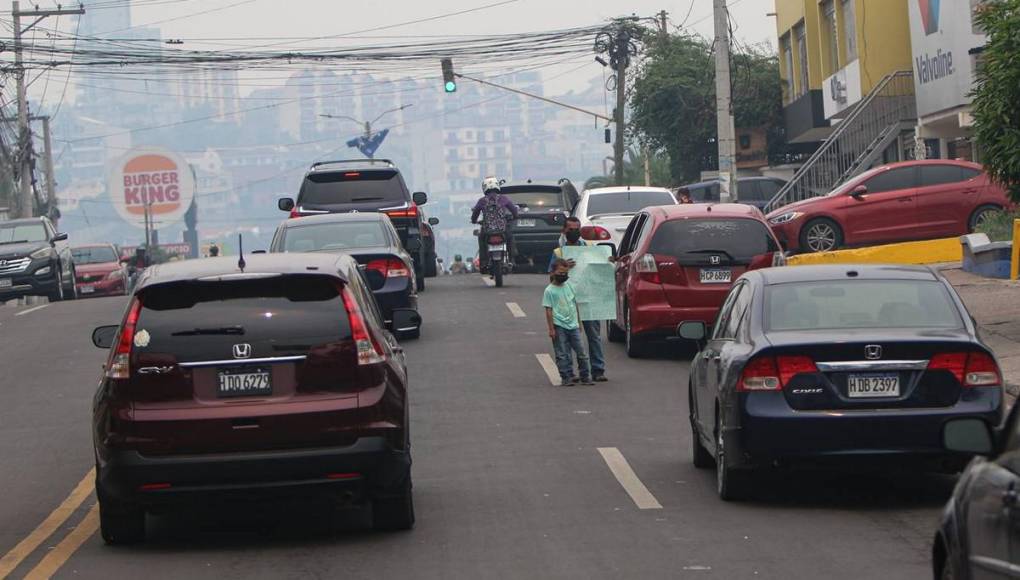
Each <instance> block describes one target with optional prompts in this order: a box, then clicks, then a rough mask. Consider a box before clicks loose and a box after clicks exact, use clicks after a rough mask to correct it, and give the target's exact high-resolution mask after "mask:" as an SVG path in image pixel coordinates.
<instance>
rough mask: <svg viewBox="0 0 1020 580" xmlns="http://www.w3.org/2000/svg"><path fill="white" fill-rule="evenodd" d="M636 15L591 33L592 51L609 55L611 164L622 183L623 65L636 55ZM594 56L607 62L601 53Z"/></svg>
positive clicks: (616, 179) (624, 69)
mask: <svg viewBox="0 0 1020 580" xmlns="http://www.w3.org/2000/svg"><path fill="white" fill-rule="evenodd" d="M636 21H637V18H636V17H631V18H619V19H617V20H616V21H614V23H613V25H612V26H611V27H610V28H608V29H606V30H603V31H602V32H600V33H599V34H598V35H597V36H596V37H595V52H596V53H599V54H608V55H609V63H608V64H609V66H610V67H611V68H612V69H613V71H614V73H615V74H614V75H613V80H614V81H615V83H616V109H615V110H614V111H613V122H614V123H615V124H616V140H615V142H614V143H613V163H614V164H615V166H616V167H614V168H613V173H614V174H615V181H616V184H617V185H623V153H624V151H623V139H624V135H625V133H626V128H625V124H624V122H625V120H626V108H627V67H629V66H630V59H631V57H633V56H635V55H637V45H636V44H635V40H637V38H636V36H637V35H638V34H639V32H638V30H637V26H636V24H635V22H636ZM595 60H596V61H597V62H599V63H601V64H603V65H605V64H607V63H606V61H605V60H604V59H602V58H601V57H598V56H597V57H595Z"/></svg>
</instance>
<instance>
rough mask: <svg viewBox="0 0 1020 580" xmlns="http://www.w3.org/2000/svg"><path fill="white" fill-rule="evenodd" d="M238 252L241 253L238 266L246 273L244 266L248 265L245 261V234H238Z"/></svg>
mask: <svg viewBox="0 0 1020 580" xmlns="http://www.w3.org/2000/svg"><path fill="white" fill-rule="evenodd" d="M237 253H238V254H239V255H240V257H239V258H238V259H237V267H238V268H240V270H241V273H244V267H245V266H247V265H248V263H247V262H245V261H244V234H237Z"/></svg>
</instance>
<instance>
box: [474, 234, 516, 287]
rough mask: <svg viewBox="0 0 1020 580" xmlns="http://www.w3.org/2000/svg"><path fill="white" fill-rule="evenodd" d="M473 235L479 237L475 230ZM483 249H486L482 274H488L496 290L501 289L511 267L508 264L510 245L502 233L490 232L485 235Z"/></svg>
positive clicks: (509, 263)
mask: <svg viewBox="0 0 1020 580" xmlns="http://www.w3.org/2000/svg"><path fill="white" fill-rule="evenodd" d="M475 235H476V236H477V235H479V233H478V230H475ZM484 242H485V247H486V248H487V251H486V255H485V257H484V260H485V262H484V267H483V268H481V270H482V272H488V273H489V274H490V275H491V276H492V279H493V280H494V281H495V283H496V288H502V287H503V277H504V276H506V275H507V274H509V273H510V272H511V270H512V269H513V265H512V264H511V262H510V244H509V242H508V240H507V235H506V233H504V232H491V233H488V234H485V239H484Z"/></svg>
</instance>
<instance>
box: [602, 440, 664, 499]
mask: <svg viewBox="0 0 1020 580" xmlns="http://www.w3.org/2000/svg"><path fill="white" fill-rule="evenodd" d="M598 449H599V453H601V454H602V459H604V460H605V461H606V465H608V466H609V471H612V472H613V475H614V476H616V481H619V482H620V485H621V486H623V489H624V491H626V492H627V495H629V496H630V499H632V500H634V503H635V504H637V507H638V509H642V510H661V509H662V504H660V503H659V500H657V499H655V496H654V495H652V492H650V491H648V488H647V487H645V484H643V483H641V480H640V479H638V476H637V474H636V473H634V470H633V469H631V467H630V464H629V463H627V459H626V458H625V457H624V456H623V454H622V453H620V450H619V449H617V448H616V447H599V448H598Z"/></svg>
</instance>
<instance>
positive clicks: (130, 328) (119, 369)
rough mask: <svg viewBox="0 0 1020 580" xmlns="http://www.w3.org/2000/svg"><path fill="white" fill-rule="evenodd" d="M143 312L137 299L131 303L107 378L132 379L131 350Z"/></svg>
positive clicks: (108, 366) (111, 355)
mask: <svg viewBox="0 0 1020 580" xmlns="http://www.w3.org/2000/svg"><path fill="white" fill-rule="evenodd" d="M141 310H142V303H141V301H139V300H138V299H137V298H135V299H134V300H133V301H132V302H131V306H130V307H129V308H128V313H127V316H126V317H124V324H123V325H121V328H120V336H119V337H118V339H117V344H115V345H114V347H113V352H112V353H111V354H110V362H109V363H108V364H107V365H106V377H107V378H110V379H130V378H131V348H132V346H133V345H134V341H135V327H136V326H137V325H138V315H139V313H140V312H141Z"/></svg>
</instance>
